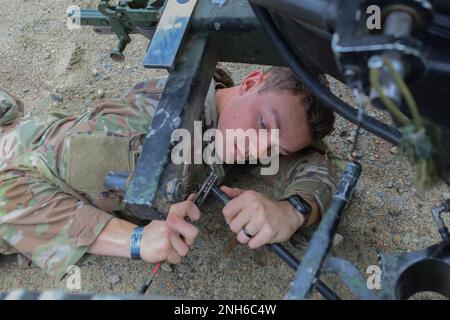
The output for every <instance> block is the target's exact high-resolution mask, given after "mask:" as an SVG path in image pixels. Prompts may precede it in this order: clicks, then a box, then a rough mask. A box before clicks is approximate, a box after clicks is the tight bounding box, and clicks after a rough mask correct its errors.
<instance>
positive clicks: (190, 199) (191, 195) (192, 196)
mask: <svg viewBox="0 0 450 320" xmlns="http://www.w3.org/2000/svg"><path fill="white" fill-rule="evenodd" d="M195 196H196V193H191V194H190V195H189V197H188V198H187V200H189V201H194V199H195Z"/></svg>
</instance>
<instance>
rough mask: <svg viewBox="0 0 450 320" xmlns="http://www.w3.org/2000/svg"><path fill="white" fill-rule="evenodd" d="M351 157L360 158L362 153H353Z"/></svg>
mask: <svg viewBox="0 0 450 320" xmlns="http://www.w3.org/2000/svg"><path fill="white" fill-rule="evenodd" d="M351 157H352V158H353V159H359V158H361V157H362V152H361V151H353V152H352V154H351Z"/></svg>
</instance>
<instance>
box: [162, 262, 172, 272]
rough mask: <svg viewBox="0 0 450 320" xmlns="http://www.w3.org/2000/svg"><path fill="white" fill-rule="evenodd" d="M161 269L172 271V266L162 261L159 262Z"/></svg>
mask: <svg viewBox="0 0 450 320" xmlns="http://www.w3.org/2000/svg"><path fill="white" fill-rule="evenodd" d="M161 270H163V271H165V272H172V267H171V266H170V264H169V263H167V262H164V263H162V264H161Z"/></svg>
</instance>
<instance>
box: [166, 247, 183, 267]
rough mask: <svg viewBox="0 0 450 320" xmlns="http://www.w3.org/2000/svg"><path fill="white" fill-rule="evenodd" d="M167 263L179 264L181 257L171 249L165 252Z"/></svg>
mask: <svg viewBox="0 0 450 320" xmlns="http://www.w3.org/2000/svg"><path fill="white" fill-rule="evenodd" d="M167 261H168V262H169V263H173V264H178V263H180V262H181V256H180V255H179V254H178V253H177V252H176V250H175V249H174V248H173V247H171V248H170V249H169V250H168V252H167Z"/></svg>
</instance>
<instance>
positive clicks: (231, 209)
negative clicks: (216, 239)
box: [222, 193, 249, 224]
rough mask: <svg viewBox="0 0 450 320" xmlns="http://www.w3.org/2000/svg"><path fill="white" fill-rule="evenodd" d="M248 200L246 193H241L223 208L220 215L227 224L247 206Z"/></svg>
mask: <svg viewBox="0 0 450 320" xmlns="http://www.w3.org/2000/svg"><path fill="white" fill-rule="evenodd" d="M248 203H249V202H248V199H247V197H246V193H242V194H241V195H239V196H237V197H236V198H234V199H232V200H231V201H230V202H228V204H227V205H226V206H225V207H223V209H222V213H223V215H224V217H225V220H226V221H227V223H228V224H230V223H231V221H233V219H234V218H235V217H236V216H237V215H238V214H240V212H241V211H242V210H244V209H245V207H246V206H247V205H248Z"/></svg>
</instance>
